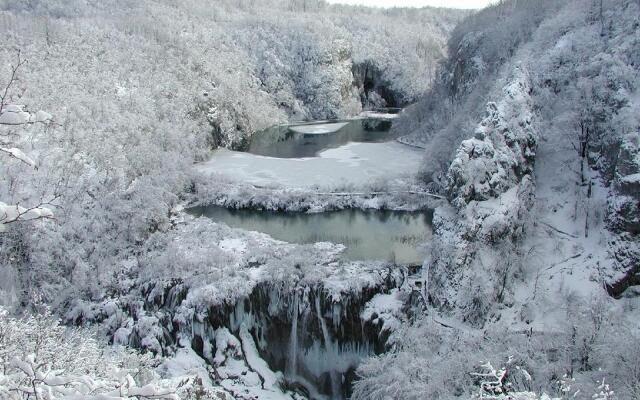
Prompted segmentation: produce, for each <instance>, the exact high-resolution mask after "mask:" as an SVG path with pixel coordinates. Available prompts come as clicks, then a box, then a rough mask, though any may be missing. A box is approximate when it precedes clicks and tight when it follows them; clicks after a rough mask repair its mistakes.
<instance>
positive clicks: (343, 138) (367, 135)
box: [246, 118, 395, 158]
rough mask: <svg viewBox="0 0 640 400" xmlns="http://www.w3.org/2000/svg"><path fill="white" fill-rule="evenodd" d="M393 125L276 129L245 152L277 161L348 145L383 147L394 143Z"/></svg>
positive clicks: (364, 122)
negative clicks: (377, 145) (379, 145)
mask: <svg viewBox="0 0 640 400" xmlns="http://www.w3.org/2000/svg"><path fill="white" fill-rule="evenodd" d="M390 129H391V121H388V120H381V119H372V118H368V119H355V120H351V121H343V122H320V123H309V124H303V125H288V126H287V125H285V126H274V127H272V128H269V129H266V130H264V131H262V132H257V133H256V134H254V135H253V136H252V138H251V142H250V143H249V146H248V148H247V149H246V151H247V152H248V153H251V154H256V155H261V156H267V157H276V158H305V157H316V156H318V154H319V153H320V152H322V151H323V150H327V149H331V148H336V147H340V146H343V145H345V144H347V143H349V142H358V143H380V142H387V141H390V140H393V139H394V138H395V137H394V136H393V134H392V133H391V130H390Z"/></svg>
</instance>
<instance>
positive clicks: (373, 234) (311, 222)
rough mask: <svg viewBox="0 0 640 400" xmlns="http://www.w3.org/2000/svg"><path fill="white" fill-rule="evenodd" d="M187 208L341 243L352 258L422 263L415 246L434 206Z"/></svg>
mask: <svg viewBox="0 0 640 400" xmlns="http://www.w3.org/2000/svg"><path fill="white" fill-rule="evenodd" d="M189 212H190V213H192V214H194V215H196V216H202V215H204V216H206V217H209V218H211V219H212V220H214V221H216V222H221V223H225V224H227V225H229V226H231V227H234V228H242V229H246V230H251V231H258V232H264V233H267V234H269V235H271V236H272V237H274V238H276V239H279V240H283V241H286V242H290V243H315V242H333V243H342V244H344V245H345V246H347V249H346V250H345V253H344V254H345V257H346V258H348V259H350V260H388V261H395V262H396V263H398V264H421V263H422V261H423V258H424V257H423V256H422V255H421V254H420V252H419V251H418V250H417V247H418V246H419V245H420V244H422V243H425V242H427V241H429V239H430V237H431V218H432V213H431V212H402V211H378V210H371V211H370V210H367V211H363V210H342V211H331V212H324V213H317V214H305V213H287V212H271V211H258V210H247V209H242V210H231V209H227V208H224V207H218V206H207V207H194V208H191V209H190V210H189Z"/></svg>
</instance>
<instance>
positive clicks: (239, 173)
mask: <svg viewBox="0 0 640 400" xmlns="http://www.w3.org/2000/svg"><path fill="white" fill-rule="evenodd" d="M422 159H423V151H422V150H419V149H416V148H413V147H410V146H406V145H404V144H401V143H397V142H395V141H394V142H385V143H348V144H345V145H342V146H340V147H337V148H334V149H329V150H324V151H322V152H320V153H318V155H317V156H316V157H305V158H275V157H265V156H260V155H256V154H251V153H245V152H239V151H232V150H227V149H218V150H216V151H215V152H214V155H213V157H211V159H210V160H209V161H207V162H204V163H200V164H198V165H197V166H196V170H197V171H199V172H201V173H203V174H205V175H212V179H215V175H218V176H222V177H224V178H225V179H228V180H231V181H232V182H241V183H249V184H252V185H256V186H283V187H291V188H315V187H320V188H337V187H340V188H344V187H351V186H354V187H361V186H363V185H366V184H367V183H379V182H381V181H386V182H389V181H393V180H396V179H411V177H413V176H414V175H415V173H416V171H418V169H419V167H420V164H421V162H422Z"/></svg>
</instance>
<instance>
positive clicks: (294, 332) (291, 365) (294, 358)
mask: <svg viewBox="0 0 640 400" xmlns="http://www.w3.org/2000/svg"><path fill="white" fill-rule="evenodd" d="M288 361H289V362H288V365H287V368H288V370H289V371H288V373H289V375H291V376H295V375H296V374H297V372H298V365H297V364H298V293H297V292H296V291H295V290H294V292H293V318H292V322H291V335H290V336H289V360H288Z"/></svg>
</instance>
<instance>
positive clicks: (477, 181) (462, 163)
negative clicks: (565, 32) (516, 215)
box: [448, 71, 537, 208]
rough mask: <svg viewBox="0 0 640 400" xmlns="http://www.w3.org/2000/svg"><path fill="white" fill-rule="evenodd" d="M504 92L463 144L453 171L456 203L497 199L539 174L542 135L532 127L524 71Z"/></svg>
mask: <svg viewBox="0 0 640 400" xmlns="http://www.w3.org/2000/svg"><path fill="white" fill-rule="evenodd" d="M517 75H518V77H517V78H515V79H514V80H513V81H511V82H510V83H509V84H508V85H507V86H505V88H504V89H503V99H502V100H501V101H500V102H499V103H494V102H489V103H488V104H487V115H486V117H485V118H484V119H483V120H482V122H480V124H479V125H478V127H477V128H476V131H475V133H474V137H473V138H471V139H468V140H465V141H463V142H462V144H461V145H460V147H459V148H458V150H457V152H456V157H455V159H454V160H453V162H452V163H451V166H450V167H449V172H448V180H449V183H448V195H449V200H450V201H451V203H452V204H453V205H454V206H456V207H458V208H463V207H464V206H465V205H466V204H468V203H469V202H471V201H484V200H489V199H491V198H496V197H498V196H500V195H501V194H502V193H504V192H506V191H507V190H509V189H510V188H511V187H513V186H514V185H517V184H518V183H519V182H520V181H521V180H522V178H523V177H524V176H526V175H530V174H531V173H532V171H533V161H534V158H535V150H536V145H537V135H536V133H535V131H534V129H533V126H532V112H531V100H530V98H529V92H530V91H531V88H530V83H529V79H528V77H527V76H526V73H525V72H524V71H518V72H517Z"/></svg>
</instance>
